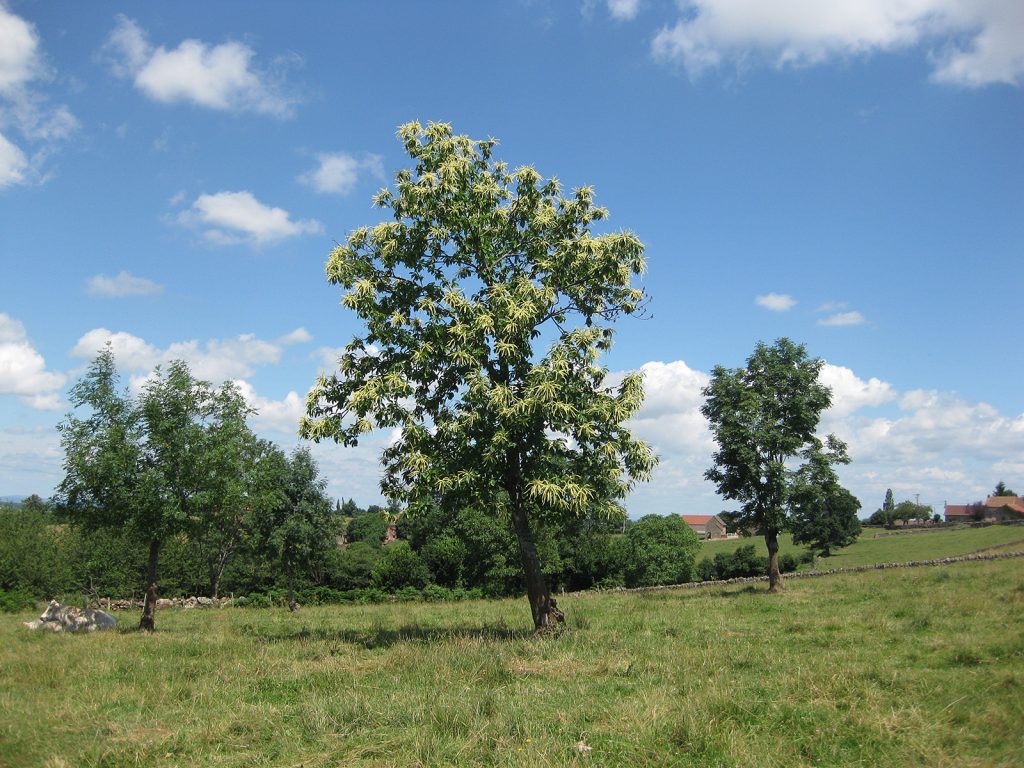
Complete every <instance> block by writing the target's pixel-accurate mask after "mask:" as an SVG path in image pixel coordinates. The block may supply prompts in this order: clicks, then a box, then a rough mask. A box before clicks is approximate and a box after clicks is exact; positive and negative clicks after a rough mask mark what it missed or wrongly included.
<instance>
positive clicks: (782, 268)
mask: <svg viewBox="0 0 1024 768" xmlns="http://www.w3.org/2000/svg"><path fill="white" fill-rule="evenodd" d="M1022 85H1024V7H1022V6H1021V5H1020V3H1019V2H1016V0H974V1H973V2H968V1H967V0H915V2H907V3H892V2H888V1H887V0H859V1H858V2H846V1H845V0H843V1H840V0H837V1H836V2H833V3H808V2H805V1H804V0H777V2H773V3H764V2H760V1H759V0H698V2H685V1H684V2H678V3H675V2H659V1H658V0H639V1H638V2H637V1H634V0H608V2H597V0H586V1H584V2H576V3H573V2H559V3H543V2H539V1H527V0H523V1H522V2H505V3H489V4H488V3H472V4H471V3H455V2H452V3H420V2H398V3H390V4H385V3H363V4H357V3H326V2H325V3H303V4H299V5H294V4H290V5H288V6H285V5H284V4H279V5H271V4H249V3H238V2H224V3H215V4H210V3H202V4H200V3H188V2H186V3H175V4H124V3H121V4H119V3H105V4H93V3H88V4H87V3H77V2H45V3H44V2H18V1H16V0H0V259H2V267H3V276H4V278H3V291H2V293H0V495H6V494H28V493H39V494H41V495H48V494H49V493H51V492H52V489H53V487H54V486H55V484H56V483H57V482H59V480H60V477H61V452H60V447H59V441H58V438H57V433H56V424H57V423H58V422H59V421H60V420H61V418H62V416H63V414H64V413H66V411H67V409H68V403H67V399H66V393H67V388H68V387H69V386H70V385H71V384H72V383H73V382H74V381H75V380H76V378H77V377H78V376H79V375H81V372H82V369H83V366H84V365H85V364H86V363H87V362H88V360H89V359H90V358H91V356H93V355H94V354H95V352H96V350H97V349H99V347H100V346H102V344H103V343H104V342H105V341H106V340H108V339H110V340H112V341H113V343H114V348H115V351H117V353H118V355H119V360H120V361H121V364H122V366H123V370H124V376H125V381H126V383H128V384H129V385H131V386H138V384H139V382H141V381H142V380H143V379H144V377H145V376H146V375H147V374H148V373H149V372H150V371H151V370H152V367H153V366H154V365H156V364H158V363H160V362H162V361H166V360H169V359H172V358H176V357H180V358H184V359H186V360H187V361H188V362H189V363H190V364H191V365H192V367H193V370H194V371H195V372H196V373H198V374H199V375H201V376H204V377H207V378H210V379H212V380H214V381H215V382H219V381H222V380H224V379H232V380H236V381H238V382H240V386H241V387H242V388H243V391H244V392H245V393H246V395H247V397H249V399H250V401H251V402H252V403H253V404H254V405H255V406H256V407H258V408H259V410H260V415H259V416H258V417H256V418H255V419H254V421H253V425H254V427H255V428H256V429H257V430H258V431H260V432H261V433H262V434H264V435H265V436H267V437H270V438H272V439H274V440H276V441H278V442H279V443H280V444H282V445H284V446H286V447H290V446H291V445H294V444H295V442H296V438H295V437H294V424H295V422H296V420H297V418H298V416H299V414H300V413H301V408H302V401H303V398H304V395H305V393H306V391H307V390H308V388H309V387H310V385H311V384H312V382H313V379H314V377H315V376H316V374H317V372H318V371H319V370H323V369H325V368H327V367H329V366H330V365H332V362H331V361H332V359H333V352H332V350H333V349H334V348H337V347H340V346H342V345H344V344H345V343H346V342H347V341H348V340H349V339H350V338H351V336H352V334H353V333H355V332H356V330H357V328H358V326H357V325H356V322H355V318H354V317H352V316H351V315H350V314H349V313H348V312H347V311H345V310H343V309H342V308H341V307H340V306H339V305H338V301H339V299H340V294H339V293H338V292H337V291H336V290H335V289H333V288H331V287H330V286H328V285H326V283H325V281H324V279H323V264H324V261H325V259H326V256H327V253H328V252H329V250H330V248H331V247H332V244H333V243H334V242H335V241H341V240H343V239H344V238H345V236H346V234H347V233H348V232H349V231H351V230H352V229H354V228H356V227H358V226H362V225H367V224H374V223H376V222H377V221H378V220H379V218H380V212H379V211H375V210H374V209H372V208H371V206H370V198H371V196H372V194H373V193H374V192H375V191H376V190H377V189H378V188H379V187H380V186H382V185H384V184H386V183H388V181H389V180H390V179H391V177H392V176H393V174H394V173H395V171H397V170H398V169H399V168H402V167H403V166H404V165H405V160H406V158H405V157H404V156H403V154H402V151H401V146H400V144H399V142H398V141H397V140H396V139H395V129H396V128H397V126H398V125H399V124H401V123H404V122H407V121H409V120H414V119H415V120H420V121H422V122H426V121H429V120H438V121H445V122H450V123H452V124H453V126H454V128H455V130H456V131H458V132H460V133H466V134H469V135H471V136H473V137H475V138H484V137H487V136H493V137H496V138H498V139H499V140H500V142H501V146H500V149H499V151H498V154H499V155H500V157H501V158H502V159H504V160H507V161H508V162H509V163H511V164H513V165H518V164H531V165H534V166H535V167H536V168H537V169H538V171H540V172H541V173H542V174H544V175H545V176H557V177H559V178H560V179H561V180H562V182H563V183H564V184H565V185H566V186H567V187H572V186H577V185H583V184H587V185H591V186H593V187H595V189H596V195H597V201H598V202H599V203H600V204H601V205H603V206H605V207H607V208H608V209H609V210H610V212H611V219H610V222H609V223H608V226H609V227H610V228H614V229H620V228H622V229H629V230H632V231H634V232H636V233H637V235H638V236H639V237H640V239H641V240H642V241H643V242H644V243H645V244H646V246H647V259H648V265H649V271H648V274H647V276H646V277H645V279H644V285H645V287H646V288H647V290H648V292H649V293H650V295H651V297H652V303H651V314H652V317H651V318H649V319H645V320H633V321H627V322H623V323H621V324H620V327H619V329H618V335H617V344H616V347H615V349H614V351H613V352H612V353H611V355H609V357H608V358H607V360H606V362H607V365H608V366H609V368H611V369H612V370H613V371H622V370H630V369H636V368H642V369H643V370H644V372H645V374H646V380H647V387H648V401H647V405H646V406H645V409H644V411H643V412H641V414H640V416H639V418H638V419H637V421H636V423H635V425H634V426H635V430H636V432H637V433H638V434H640V435H641V436H643V437H644V438H646V439H648V440H649V441H650V442H652V443H653V444H654V446H655V448H656V449H657V451H658V452H659V454H660V455H661V457H662V463H661V466H660V468H659V470H658V472H657V473H656V475H655V478H654V480H653V481H652V482H651V483H649V484H648V485H646V486H644V487H641V488H638V489H637V491H636V492H635V493H634V494H633V495H632V496H631V497H630V499H629V500H628V501H627V506H628V508H629V510H630V513H631V514H632V515H633V516H638V515H640V514H645V513H648V512H657V513H660V514H667V513H670V512H693V513H701V512H716V511H718V510H720V509H722V508H726V506H727V505H726V504H725V503H724V502H722V501H721V500H720V499H718V498H717V497H716V496H715V494H714V492H713V489H712V488H711V487H710V486H709V485H708V484H707V483H706V482H705V481H704V480H703V479H702V476H703V472H704V470H705V469H707V467H708V466H709V462H710V454H711V450H712V444H711V442H710V437H709V435H708V432H707V427H706V425H705V424H704V423H703V421H702V419H701V417H700V414H699V410H698V409H699V406H700V388H701V387H702V386H703V385H704V384H705V383H706V381H707V374H708V372H709V371H710V370H711V369H712V367H713V366H714V365H716V364H719V363H720V364H724V365H727V366H736V365H740V364H742V363H743V361H744V360H745V358H746V357H747V355H749V354H750V352H751V351H752V350H753V348H754V345H755V344H756V343H757V341H759V340H765V341H771V340H772V339H775V338H777V337H779V336H789V337H791V338H793V339H795V340H797V341H800V342H804V343H806V344H807V346H808V349H809V351H810V352H811V354H813V355H815V356H819V357H821V358H823V359H824V360H825V361H826V363H827V365H826V367H825V369H824V372H823V374H822V375H823V380H825V381H826V383H828V384H829V385H830V386H832V387H833V391H834V400H835V404H834V407H833V408H832V410H831V411H830V412H829V413H828V414H826V417H825V419H824V420H823V424H822V428H823V430H826V431H835V432H836V433H837V434H838V435H839V436H840V437H842V438H843V439H845V440H846V441H847V442H848V443H849V444H850V450H851V455H852V456H853V459H854V461H853V464H851V465H850V466H849V467H846V468H844V469H843V472H842V479H843V480H844V481H845V482H846V484H847V485H848V486H849V487H850V489H851V490H852V491H853V492H854V493H855V494H856V495H857V496H858V497H859V498H860V499H861V502H862V504H863V513H864V514H867V513H870V512H871V511H872V510H873V509H875V508H876V507H877V506H879V505H880V503H881V500H882V497H883V496H884V493H885V489H886V488H887V487H891V488H893V489H894V492H895V494H896V496H897V498H898V499H902V498H914V497H915V495H919V496H920V499H921V501H922V502H926V503H930V504H934V505H936V507H937V508H938V507H940V506H941V504H942V503H943V501H944V500H948V501H949V502H950V503H964V502H969V501H974V500H976V499H979V498H982V497H983V496H985V495H986V493H987V492H988V491H990V490H991V488H992V487H993V486H994V485H995V483H996V481H998V480H1000V479H1001V480H1004V481H1005V482H1006V483H1007V484H1008V485H1009V486H1011V487H1013V488H1016V489H1018V490H1020V489H1021V488H1022V487H1024V399H1022V395H1021V386H1020V382H1021V381H1022V380H1024V355H1022V354H1021V350H1020V347H1021V344H1020V342H1021V331H1020V327H1021V323H1020V310H1019V307H1020V300H1019V295H1020V290H1021V288H1020V286H1021V285H1022V283H1024V258H1022V257H1024V151H1022V136H1024V93H1022ZM387 439H388V436H387V435H386V434H380V435H374V436H372V437H371V438H370V439H369V440H368V441H367V443H366V445H364V446H361V447H360V448H358V449H345V448H342V447H338V446H333V445H329V446H328V445H325V446H319V447H317V448H316V455H317V457H318V458H319V460H320V462H321V466H322V468H323V470H324V473H325V474H326V475H327V476H328V477H329V479H330V487H329V490H330V491H331V493H333V494H334V495H336V496H344V497H346V498H347V497H350V496H354V497H355V498H356V499H357V500H358V501H360V502H362V503H364V504H365V503H371V502H373V501H375V500H377V499H378V498H379V494H378V491H377V481H378V474H379V473H378V469H377V463H376V455H377V453H378V452H379V450H380V448H381V446H382V445H384V444H385V442H386V440H387Z"/></svg>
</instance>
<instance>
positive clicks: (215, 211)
mask: <svg viewBox="0 0 1024 768" xmlns="http://www.w3.org/2000/svg"><path fill="white" fill-rule="evenodd" d="M178 221H180V222H181V223H183V224H186V225H198V226H200V227H205V229H204V231H203V237H204V238H205V239H206V240H207V241H209V242H211V243H213V244H215V245H237V244H239V243H245V242H248V243H252V244H253V245H266V244H268V243H272V242H275V241H277V240H283V239H284V238H287V237H295V236H297V235H303V234H318V233H320V232H323V225H322V224H320V222H319V221H316V220H315V219H302V220H299V221H293V220H292V218H291V215H290V214H289V213H288V211H286V210H284V209H283V208H272V207H270V206H268V205H264V204H263V203H261V202H260V201H259V200H257V199H256V198H255V197H253V194H252V193H251V192H245V191H243V192H218V193H217V194H215V195H205V194H204V195H200V196H199V197H198V198H196V200H195V202H193V203H192V207H191V208H190V209H189V210H187V211H184V212H183V213H180V214H179V215H178Z"/></svg>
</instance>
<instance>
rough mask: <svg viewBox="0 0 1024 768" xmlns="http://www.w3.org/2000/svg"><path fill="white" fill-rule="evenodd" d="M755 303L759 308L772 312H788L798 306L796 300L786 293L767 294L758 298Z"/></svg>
mask: <svg viewBox="0 0 1024 768" xmlns="http://www.w3.org/2000/svg"><path fill="white" fill-rule="evenodd" d="M754 303H755V304H757V306H759V307H764V308H765V309H770V310H771V311H772V312H787V311H789V310H790V309H792V308H793V307H795V306H796V299H794V298H793V297H792V296H789V295H788V294H785V293H766V294H764V295H763V296H757V297H756V298H755V299H754Z"/></svg>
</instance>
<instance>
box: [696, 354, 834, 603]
mask: <svg viewBox="0 0 1024 768" xmlns="http://www.w3.org/2000/svg"><path fill="white" fill-rule="evenodd" d="M821 366H822V361H821V360H820V359H809V358H808V357H807V350H806V347H804V346H803V345H802V344H795V343H793V342H792V341H790V340H789V339H779V340H778V341H776V342H775V343H774V344H773V345H772V346H768V345H767V344H764V343H763V342H762V343H759V344H758V345H757V348H756V349H755V350H754V353H753V354H752V355H751V356H750V357H749V358H748V359H747V364H746V367H744V368H735V369H728V368H724V367H722V366H720V365H719V366H716V367H715V369H714V372H713V373H712V376H711V382H710V383H709V384H708V386H707V387H705V388H704V391H703V393H704V395H705V397H706V400H705V403H704V405H703V406H702V407H701V412H702V413H703V414H704V416H705V417H706V418H707V419H708V421H709V422H710V426H711V432H712V434H713V435H714V437H715V440H716V442H717V443H718V450H717V451H716V452H715V454H714V462H715V465H714V466H713V467H712V468H711V469H709V470H708V471H707V472H706V473H705V477H706V478H707V479H708V480H710V481H711V482H713V483H715V485H716V487H717V489H718V492H719V493H720V494H722V496H724V497H725V498H726V499H730V500H733V501H738V502H740V503H741V505H742V506H741V507H740V510H739V513H740V514H739V518H738V522H739V524H740V525H741V526H742V527H748V528H753V529H756V530H759V531H761V532H763V534H764V538H765V544H766V545H767V548H768V581H769V591H771V592H776V591H778V590H780V589H782V574H781V572H780V570H779V558H778V554H779V538H778V537H779V533H781V532H782V531H784V530H786V528H787V526H788V524H789V521H788V515H789V511H790V509H791V504H792V500H793V491H794V489H795V488H796V487H797V486H798V485H799V483H798V480H799V478H800V476H801V471H802V470H801V468H800V467H791V466H790V463H791V462H792V461H793V460H794V459H796V458H797V457H800V456H805V457H806V456H807V455H808V454H807V452H808V451H809V450H810V451H815V450H818V451H820V449H821V441H820V440H819V439H818V438H817V437H816V436H815V430H816V429H817V426H818V421H819V419H820V418H821V413H822V411H824V410H825V409H826V408H828V407H829V405H830V404H831V402H832V395H831V391H830V390H829V388H828V387H826V386H825V385H824V384H821V383H820V382H819V381H818V373H819V371H820V370H821Z"/></svg>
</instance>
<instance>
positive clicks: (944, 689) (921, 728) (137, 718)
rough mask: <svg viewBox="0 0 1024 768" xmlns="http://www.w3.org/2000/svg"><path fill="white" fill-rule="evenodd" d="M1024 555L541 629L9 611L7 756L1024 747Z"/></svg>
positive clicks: (439, 611)
mask: <svg viewBox="0 0 1024 768" xmlns="http://www.w3.org/2000/svg"><path fill="white" fill-rule="evenodd" d="M994 530H999V529H976V530H971V531H970V532H969V533H970V540H969V541H968V542H966V543H969V544H970V545H972V547H973V549H978V548H981V547H984V546H995V545H999V544H1001V543H1006V542H1007V541H1009V540H1010V539H1006V540H1004V541H1002V542H1000V541H994V542H991V543H990V542H989V538H987V537H994V538H995V539H998V538H999V536H1000V535H1003V534H999V535H997V534H993V533H985V532H988V531H994ZM1002 530H1003V531H1011V530H1014V529H1012V528H1003V529H1002ZM1020 530H1021V529H1016V533H1015V535H1017V536H1018V537H1019V535H1020ZM982 533H984V536H983V537H981V538H975V537H976V536H980V534H982ZM951 534H955V535H953V536H951V538H953V539H955V542H954V544H952V545H950V544H949V542H948V541H945V544H939V543H938V542H942V541H944V540H941V539H936V540H935V541H933V542H932V544H934V545H935V546H934V547H933V548H932V549H931V550H929V554H930V555H931V556H936V557H939V556H943V555H941V554H936V552H937V551H939V550H941V549H942V546H946V545H948V546H953V547H954V548H961V547H963V546H964V545H965V541H964V540H962V539H961V538H960V536H962V534H963V532H960V531H945V532H939V535H946V536H950V535H951ZM930 535H931V534H917V535H905V536H899V537H891V541H890V538H881V539H877V541H878V543H879V546H881V545H883V544H884V545H885V546H886V547H888V546H899V547H905V549H903V550H902V551H903V552H904V553H910V552H913V557H905V558H896V559H923V558H921V557H920V556H919V549H920V547H922V546H924V545H923V544H921V543H920V542H918V541H917V540H918V539H924V540H925V541H926V542H927V541H928V540H929V536H930ZM981 540H984V543H979V541H981ZM873 541H876V540H873V539H870V538H867V539H865V540H864V541H863V542H860V543H858V544H857V545H854V547H856V546H860V545H861V544H864V545H869V544H872V543H873ZM974 544H977V546H973V545H974ZM850 549H853V547H851V548H850ZM888 551H889V550H885V552H886V553H888ZM963 553H964V552H957V554H963ZM830 566H831V563H830ZM1022 566H1024V560H1019V559H1009V560H999V561H988V562H971V563H959V564H955V565H948V566H942V567H927V568H917V569H906V570H890V571H871V572H866V573H858V574H843V575H835V576H828V577H825V578H820V579H808V580H792V581H790V582H788V584H787V589H786V591H785V592H784V593H782V594H779V595H769V594H767V593H766V592H765V588H764V586H763V585H756V586H751V585H735V586H730V587H712V586H709V587H703V588H697V589H687V590H672V589H666V590H658V591H652V592H634V593H623V592H611V593H597V592H593V593H582V594H576V595H567V596H566V597H565V598H564V600H563V601H562V603H563V604H564V606H563V607H564V608H565V611H566V614H567V629H566V631H565V632H563V633H561V634H560V635H558V636H547V637H534V636H532V634H531V626H532V625H531V622H530V617H529V612H528V609H527V606H526V602H525V600H522V599H519V600H500V601H469V602H463V603H457V604H428V603H412V604H387V605H375V606H324V607H311V608H304V609H302V610H301V611H300V612H298V613H296V614H289V613H288V612H287V611H284V610H280V609H267V610H256V609H224V610H207V611H201V610H193V611H163V612H161V613H160V614H159V615H158V630H159V631H158V632H156V633H155V634H153V635H143V634H138V633H136V632H133V631H122V632H115V633H109V634H93V635H85V636H61V635H53V634H49V633H46V634H43V633H31V632H28V631H26V630H25V629H24V628H23V627H22V626H21V625H20V621H21V620H24V619H27V618H28V617H29V614H26V615H25V616H17V617H15V616H5V617H3V622H2V623H0V765H3V766H129V765H132V766H134V765H146V766H188V765H209V766H271V765H273V766H300V765H301V766H307V768H310V767H313V766H336V765H341V766H348V765H352V766H355V765H367V766H369V765H402V766H436V765H493V766H514V765H529V766H547V765H550V766H557V765H604V766H613V765H671V766H733V765H735V766H787V768H792V767H793V766H811V765H814V766H827V765H835V766H840V765H841V766H856V765H863V766H906V765H929V766H931V765H944V766H983V765H984V766H989V765H1007V766H1010V765H1020V764H1024V730H1022V729H1021V728H1020V723H1021V722H1022V721H1024V621H1022V619H1024V567H1022ZM119 618H121V619H122V621H123V623H124V625H125V626H126V627H132V626H134V624H135V622H136V620H137V616H136V615H135V614H134V613H129V614H123V615H121V616H120V617H119Z"/></svg>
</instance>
